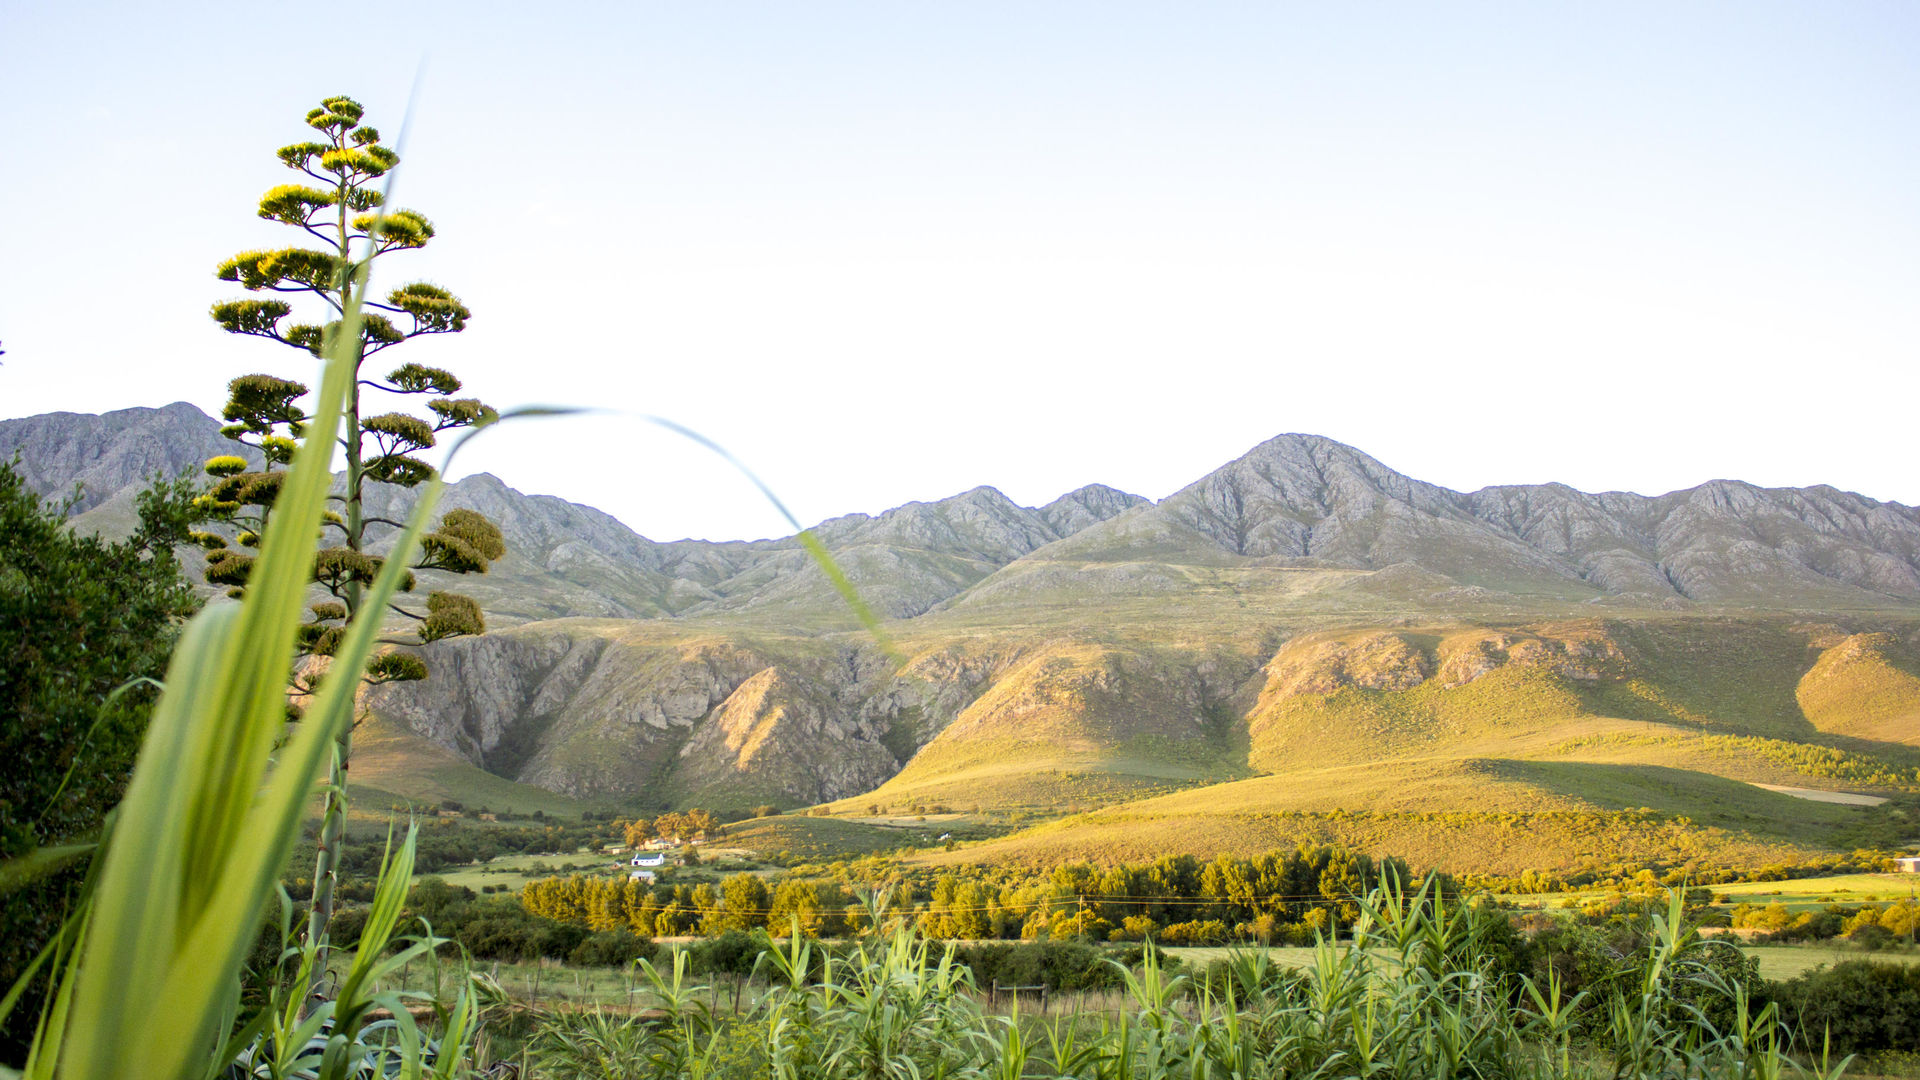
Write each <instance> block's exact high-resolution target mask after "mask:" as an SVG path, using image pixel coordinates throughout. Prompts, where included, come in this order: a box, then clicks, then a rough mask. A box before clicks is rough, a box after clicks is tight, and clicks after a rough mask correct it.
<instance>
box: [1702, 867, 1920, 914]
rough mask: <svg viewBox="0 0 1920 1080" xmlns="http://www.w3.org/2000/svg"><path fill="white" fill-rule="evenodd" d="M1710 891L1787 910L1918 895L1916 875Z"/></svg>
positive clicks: (1858, 876) (1852, 877)
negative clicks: (1773, 904) (1781, 905)
mask: <svg viewBox="0 0 1920 1080" xmlns="http://www.w3.org/2000/svg"><path fill="white" fill-rule="evenodd" d="M1713 891H1714V894H1715V895H1716V896H1719V895H1725V896H1727V897H1729V898H1730V899H1732V901H1733V902H1734V903H1751V904H1770V903H1773V902H1774V901H1776V900H1777V901H1779V902H1780V903H1783V904H1786V905H1787V906H1789V907H1795V906H1802V905H1805V906H1825V905H1827V904H1859V903H1867V902H1876V901H1877V902H1892V901H1896V900H1907V899H1911V898H1912V897H1913V896H1914V895H1915V894H1916V892H1920V874H1838V875H1834V876H1831V877H1817V878H1795V879H1794V880H1792V881H1749V882H1740V883H1737V884H1731V885H1715V886H1714V887H1713Z"/></svg>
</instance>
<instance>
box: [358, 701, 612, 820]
mask: <svg viewBox="0 0 1920 1080" xmlns="http://www.w3.org/2000/svg"><path fill="white" fill-rule="evenodd" d="M353 740H354V746H353V751H354V752H353V763H352V768H351V770H350V773H349V775H350V777H351V781H350V782H351V784H352V789H351V790H352V792H353V800H354V806H355V810H356V811H357V812H358V813H361V814H366V815H372V816H375V817H378V818H379V819H381V820H383V821H384V820H385V819H386V817H387V815H388V814H389V813H391V812H393V808H395V807H399V808H400V811H401V812H403V813H404V812H405V811H406V810H407V809H408V808H410V807H411V808H417V809H420V810H431V809H432V808H434V807H437V806H439V805H440V803H441V801H442V800H445V799H452V800H454V801H455V802H458V803H460V804H462V805H463V806H465V807H466V808H467V809H468V810H478V809H479V808H480V807H482V806H484V807H487V808H488V809H490V810H494V811H509V812H512V813H515V814H530V813H532V812H534V811H535V810H539V811H542V812H544V813H546V814H551V815H560V816H566V817H578V816H579V815H580V813H581V812H582V811H584V810H589V809H593V808H595V804H594V803H591V802H583V801H581V800H578V799H573V798H569V797H567V796H565V795H561V794H558V793H556V792H552V791H548V790H546V789H544V788H537V787H534V786H533V785H531V784H522V783H518V782H516V781H513V780H508V779H506V778H505V777H501V776H495V775H493V774H492V773H490V772H487V771H486V770H485V769H482V768H480V767H479V766H477V765H474V764H473V763H471V762H469V761H467V760H466V759H465V758H463V757H461V756H460V755H458V754H455V753H454V752H453V751H451V750H448V749H446V748H445V747H442V746H439V745H437V744H435V743H431V742H428V741H427V740H426V739H423V738H421V737H420V736H418V735H415V734H413V733H411V732H409V731H406V730H405V729H403V728H400V727H398V726H397V725H394V724H391V723H388V722H387V721H384V720H381V719H378V718H374V719H371V720H368V721H366V722H365V723H363V724H361V725H360V727H359V728H358V729H357V730H356V731H355V732H354V736H353Z"/></svg>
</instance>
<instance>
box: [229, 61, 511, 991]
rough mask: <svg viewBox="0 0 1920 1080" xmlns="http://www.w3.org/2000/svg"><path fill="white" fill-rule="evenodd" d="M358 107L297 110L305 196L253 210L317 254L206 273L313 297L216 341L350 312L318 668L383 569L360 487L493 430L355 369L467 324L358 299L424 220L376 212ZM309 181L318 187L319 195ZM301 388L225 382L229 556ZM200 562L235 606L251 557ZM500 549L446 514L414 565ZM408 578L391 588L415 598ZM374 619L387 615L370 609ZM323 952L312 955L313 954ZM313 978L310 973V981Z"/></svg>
mask: <svg viewBox="0 0 1920 1080" xmlns="http://www.w3.org/2000/svg"><path fill="white" fill-rule="evenodd" d="M364 111H365V110H364V109H363V108H362V107H361V106H360V104H359V103H358V102H356V101H354V100H353V99H351V98H347V97H331V98H327V99H326V100H324V101H322V102H321V103H320V107H319V108H316V109H314V110H312V111H311V112H309V113H308V114H307V118H306V122H307V125H308V126H309V127H311V128H313V129H314V130H315V131H317V132H319V133H320V137H319V138H318V139H316V140H313V141H308V142H299V143H294V144H293V145H291V146H284V147H281V148H280V150H279V158H280V161H281V163H282V164H283V165H285V166H286V167H287V168H289V169H292V170H293V171H295V172H298V173H302V174H304V175H305V176H306V177H307V178H308V179H310V180H312V181H314V182H315V183H314V184H306V183H295V184H282V185H279V186H277V187H275V188H273V189H271V190H269V191H268V192H267V193H266V194H265V195H263V196H262V197H261V199H260V207H259V216H260V217H262V218H265V219H267V220H269V221H275V222H279V223H281V224H283V225H286V226H289V227H291V228H295V229H299V230H302V231H303V232H306V233H308V234H309V235H311V236H312V237H314V238H316V239H317V240H319V241H320V244H321V246H319V247H288V248H277V249H269V250H256V251H245V252H241V253H240V254H238V255H235V256H233V257H232V258H230V259H227V260H226V261H225V262H222V263H221V264H220V265H219V266H218V267H217V268H216V270H215V273H216V276H218V277H219V278H220V279H221V280H222V281H232V282H236V283H238V284H239V285H240V286H241V287H242V288H244V289H246V290H247V291H249V292H256V293H272V294H281V295H284V296H289V297H293V296H300V295H305V296H307V297H309V298H310V299H314V300H317V301H319V304H320V306H319V308H318V313H319V315H320V320H319V321H316V322H289V321H288V320H289V317H290V316H292V315H293V310H294V309H293V305H292V304H291V303H289V302H288V300H286V299H282V298H280V296H275V297H273V298H269V299H240V300H226V301H222V302H220V303H217V304H215V305H213V309H212V315H213V319H214V321H215V322H216V323H218V324H219V325H220V327H221V329H223V330H225V331H227V332H228V333H232V334H241V335H245V336H249V337H257V338H263V339H266V340H268V341H273V342H277V343H279V344H282V345H286V346H289V347H291V348H294V349H298V350H301V351H302V352H305V353H309V354H311V355H313V356H322V355H325V354H326V353H327V351H328V349H329V348H330V347H331V346H332V345H333V343H334V339H335V338H336V337H338V335H339V333H340V329H341V327H342V325H343V323H342V319H343V317H344V315H345V313H346V312H347V311H348V310H350V309H352V308H354V307H355V306H358V308H359V309H360V311H361V312H362V316H361V325H360V334H359V340H358V341H355V342H352V343H351V344H350V346H349V347H350V348H351V350H352V365H353V373H354V379H353V384H352V391H351V393H350V394H349V395H348V398H347V402H346V424H345V433H344V435H343V437H342V439H341V447H342V449H343V450H344V452H345V458H346V474H345V489H344V491H343V492H342V493H341V494H339V495H336V496H334V498H335V499H336V500H337V501H338V502H339V503H340V505H341V507H342V509H343V510H344V513H337V512H329V514H328V517H327V523H326V526H325V527H324V528H323V533H324V534H325V538H324V539H323V541H322V543H323V545H325V546H323V547H321V548H320V550H319V551H318V552H317V553H316V555H315V559H314V580H315V581H316V582H317V583H318V584H319V585H320V586H321V587H322V588H324V589H325V590H326V591H327V592H328V593H329V594H331V595H332V597H333V599H332V600H330V601H326V602H322V603H318V604H315V605H313V607H312V609H311V611H312V619H311V621H310V622H309V623H308V624H307V625H306V626H305V627H304V628H303V629H302V632H301V638H300V642H301V647H302V649H303V650H304V651H305V652H306V653H307V654H309V655H312V656H320V657H324V656H328V655H330V654H331V653H332V651H333V649H334V648H335V647H336V645H337V643H338V642H339V640H340V638H341V636H342V633H343V630H344V626H345V624H346V623H347V622H348V621H350V620H351V619H353V618H354V616H356V615H357V614H359V610H360V606H361V595H362V590H363V588H364V587H366V586H368V585H370V584H372V582H373V580H374V577H375V576H376V575H377V574H378V573H379V571H380V566H381V561H382V560H381V558H380V556H378V555H375V554H373V553H372V552H370V551H369V550H368V548H369V540H370V536H369V529H370V528H371V527H374V526H388V527H398V526H399V525H400V524H401V523H400V522H396V521H391V520H388V519H385V518H382V517H378V516H375V515H370V514H369V513H368V512H367V509H366V495H367V491H368V485H369V484H370V483H375V482H379V483H386V484H394V485H398V486H400V487H413V486H416V485H418V484H421V483H424V482H425V481H426V480H428V479H429V478H431V477H432V476H433V475H434V470H433V467H432V466H430V465H428V464H427V463H426V462H425V461H424V460H422V458H421V457H420V454H421V453H422V452H423V451H426V450H428V449H430V448H432V447H433V446H434V444H435V443H436V442H437V440H438V437H439V436H440V434H441V433H443V432H446V431H449V430H454V429H459V428H467V427H472V426H475V425H477V424H480V423H484V422H487V421H489V420H491V419H492V418H493V416H494V412H493V410H491V409H490V408H488V407H487V406H486V405H485V404H483V403H481V402H480V401H479V400H478V399H476V398H462V397H455V396H454V395H456V394H458V393H459V392H460V389H461V385H460V380H459V379H458V378H456V377H454V375H453V374H452V373H451V372H448V371H445V370H443V369H441V368H436V367H427V366H424V365H422V364H417V363H407V364H402V365H400V366H398V367H395V368H393V369H392V370H391V371H388V372H387V373H386V374H385V375H384V376H380V377H373V376H371V375H369V374H367V373H365V372H364V371H363V366H364V365H365V364H367V363H368V362H369V361H370V360H371V359H372V358H373V357H374V356H375V355H377V354H378V353H381V352H384V351H385V350H387V349H390V348H392V347H394V346H396V345H402V344H405V343H407V342H409V341H412V340H414V339H417V338H422V337H429V336H434V335H439V334H454V333H459V332H460V331H462V330H465V329H466V326H467V321H468V320H469V319H470V318H471V317H472V313H471V312H469V311H468V310H467V307H466V305H465V304H463V303H461V302H460V299H459V298H458V297H456V296H455V295H454V294H453V293H451V292H448V291H447V290H446V289H443V288H441V287H440V286H438V285H432V284H429V283H426V282H412V283H409V284H404V285H400V286H398V287H396V288H394V289H391V290H390V291H388V292H387V294H386V297H385V300H384V302H383V301H380V300H376V299H374V298H373V297H372V296H371V295H369V293H368V288H369V287H368V284H367V282H368V274H369V272H370V270H371V268H372V266H373V264H374V263H375V262H376V260H379V259H381V258H384V257H386V256H388V255H391V254H395V253H397V252H402V251H413V250H418V249H420V248H422V247H425V246H426V244H427V242H428V241H430V240H431V239H432V238H433V235H434V229H433V224H432V223H431V222H430V221H428V220H427V218H426V216H425V215H423V214H421V213H419V212H418V211H414V210H407V209H396V208H388V207H386V206H385V205H384V204H385V195H384V194H383V193H382V192H381V191H380V190H379V188H378V187H376V186H375V185H376V182H377V181H379V179H380V178H381V177H383V176H385V175H386V174H387V173H389V172H390V171H392V169H393V168H394V166H396V165H398V164H399V161H400V158H399V155H398V154H396V153H394V152H393V151H392V150H391V149H389V148H387V147H385V146H383V145H381V142H380V133H379V131H377V130H376V129H374V128H373V127H371V126H369V125H366V124H364V123H362V122H361V121H362V117H363V115H364ZM316 185H317V186H316ZM307 389H308V388H307V386H306V385H305V384H303V383H300V382H297V381H294V380H291V379H284V378H281V377H279V376H276V375H271V374H252V375H242V376H240V377H239V378H237V379H234V380H233V381H232V382H231V383H229V384H228V390H229V393H230V395H231V396H230V397H229V400H228V402H227V405H226V408H225V409H224V410H223V412H222V416H223V417H224V418H225V419H226V421H227V425H226V427H225V428H223V429H222V432H223V434H225V435H226V436H227V437H228V438H230V439H233V440H235V441H237V442H241V443H245V444H247V445H250V446H253V447H255V448H256V449H258V450H259V452H260V456H261V459H262V466H261V468H260V469H258V470H254V469H251V468H250V467H249V464H248V462H247V461H246V459H244V458H242V457H240V456H237V455H223V456H220V457H215V458H213V459H212V460H210V461H208V462H207V465H206V470H207V472H208V473H210V474H211V475H213V476H214V477H215V478H216V482H215V484H214V486H213V488H212V490H211V491H210V492H208V494H207V495H206V496H205V498H204V502H203V506H204V507H205V508H206V509H207V510H208V511H210V512H214V513H218V514H220V515H222V516H224V517H225V518H226V519H228V520H229V521H231V522H233V523H234V524H235V525H237V526H239V528H240V532H239V535H238V537H237V541H238V544H239V548H241V549H244V548H250V547H252V546H254V545H255V544H257V543H258V542H259V538H260V536H261V534H262V530H263V529H264V526H265V523H266V520H267V518H268V516H269V515H270V514H271V512H272V504H273V500H274V496H275V495H276V494H278V492H279V489H280V485H281V482H282V481H283V480H284V479H285V476H286V473H285V467H286V466H287V465H288V464H289V463H290V462H291V461H292V458H293V453H294V450H295V447H296V445H297V440H298V439H299V438H300V436H301V435H302V434H303V433H304V431H305V426H306V423H307V419H308V417H307V413H306V410H305V408H304V407H303V406H302V405H301V399H302V398H304V397H305V396H306V394H307ZM375 394H377V395H381V396H382V397H384V398H386V399H389V400H393V399H397V400H398V401H400V402H406V401H409V400H416V399H424V401H425V405H426V413H427V414H428V415H426V416H421V415H416V414H414V413H410V412H406V411H400V410H398V409H396V410H395V411H390V412H379V413H373V412H372V409H371V407H370V405H371V401H372V395H375ZM196 539H198V540H199V541H200V542H201V543H202V544H203V545H204V546H205V547H207V548H208V550H209V551H210V552H211V555H210V556H209V560H208V564H207V580H208V582H210V583H214V584H220V585H226V586H228V587H229V589H230V591H232V592H233V593H235V594H238V593H239V592H240V591H241V590H244V589H245V587H246V581H247V576H248V573H249V572H250V570H251V568H252V565H253V558H252V556H250V555H248V554H246V552H245V551H244V550H239V549H236V548H234V547H231V546H229V545H228V543H227V542H226V540H225V539H224V538H222V537H220V536H218V535H215V534H212V533H207V532H202V533H199V534H197V535H196ZM504 552H505V544H504V542H503V541H502V539H501V535H500V530H499V529H498V528H497V527H495V526H494V525H493V523H492V522H490V521H488V520H487V519H486V518H485V517H483V516H481V515H480V514H477V513H475V512H473V511H471V510H451V511H448V512H447V513H446V514H445V515H443V516H442V517H441V519H440V522H439V525H438V526H437V528H435V529H434V530H433V531H432V532H431V533H429V534H428V535H427V536H426V537H425V538H424V539H423V541H422V544H421V557H420V560H419V561H418V562H417V563H415V564H414V567H413V568H414V569H419V570H432V571H443V572H446V573H452V574H472V573H485V572H486V570H487V567H488V565H489V564H490V563H492V562H493V561H494V560H496V559H498V558H500V557H501V555H502V554H504ZM413 586H414V582H413V580H412V576H411V575H409V577H408V580H407V581H406V583H405V584H404V585H403V586H402V589H403V590H404V591H407V592H412V591H413ZM380 614H381V615H382V616H383V617H384V616H385V615H387V614H389V613H386V612H383V613H380ZM391 614H394V615H397V616H399V617H402V618H404V619H406V620H409V621H410V622H411V623H412V624H413V632H412V635H411V636H410V637H407V636H403V637H400V638H394V639H389V642H390V643H392V644H402V645H404V644H425V643H427V642H431V641H436V640H439V639H441V638H447V637H453V636H456V635H460V634H478V633H481V632H483V631H484V630H485V627H486V621H485V618H484V616H483V615H482V614H481V611H480V606H479V605H478V604H476V603H475V602H474V601H473V600H471V599H470V598H468V597H465V596H462V595H460V594H458V593H453V592H440V591H436V592H432V593H430V594H429V595H428V596H427V599H426V606H425V610H424V611H420V610H414V609H410V608H407V607H404V606H401V605H399V604H395V605H393V607H392V612H391ZM318 670H320V668H319V667H318V666H317V665H316V666H313V667H309V668H308V669H307V672H308V673H307V674H305V675H302V676H296V678H295V683H294V686H295V689H296V690H298V691H303V692H310V691H311V690H312V689H313V683H314V681H315V680H316V679H317V677H318V676H317V675H316V674H313V673H314V672H316V671H318ZM426 674H427V670H426V665H425V664H424V663H423V662H422V661H421V660H420V658H419V657H417V656H414V655H412V654H410V653H405V652H388V653H386V654H384V655H381V656H378V657H376V658H375V659H374V660H373V662H372V663H371V664H369V665H368V668H367V679H368V681H370V682H375V683H379V682H394V681H402V680H410V679H421V678H425V677H426ZM351 740H352V732H351V730H348V731H344V732H342V734H341V736H340V739H339V745H338V747H337V753H336V755H335V759H334V768H333V771H332V774H331V776H330V778H329V779H330V780H331V783H330V784H329V785H328V791H327V795H326V805H325V811H324V817H323V820H322V825H321V835H320V842H319V855H318V859H317V861H316V864H315V868H314V894H313V910H312V915H311V918H310V920H309V922H308V934H309V936H310V938H311V939H312V940H315V941H321V942H323V941H324V939H325V936H326V928H327V922H328V919H329V918H330V917H331V915H332V911H333V888H334V871H335V867H336V864H337V861H338V857H339V846H340V835H341V831H342V829H343V826H344V821H345V809H346V805H345V790H346V789H345V779H346V777H345V769H346V762H347V761H348V758H349V755H350V753H351V750H352V745H351ZM323 955H324V954H323ZM317 977H318V973H317V972H316V978H317Z"/></svg>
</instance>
